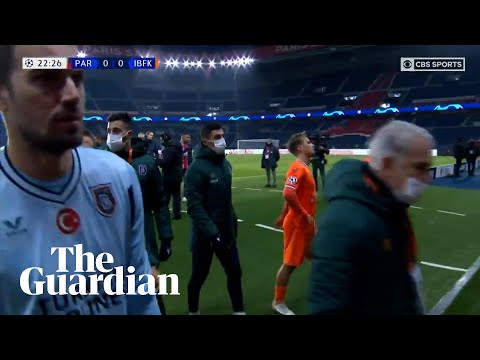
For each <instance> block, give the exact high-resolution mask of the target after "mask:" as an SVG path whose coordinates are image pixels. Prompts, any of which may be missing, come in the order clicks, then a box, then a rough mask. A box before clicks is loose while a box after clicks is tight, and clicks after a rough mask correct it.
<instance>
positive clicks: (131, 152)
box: [128, 147, 133, 164]
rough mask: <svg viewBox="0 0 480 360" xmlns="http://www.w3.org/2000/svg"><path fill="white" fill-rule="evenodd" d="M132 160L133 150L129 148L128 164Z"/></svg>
mask: <svg viewBox="0 0 480 360" xmlns="http://www.w3.org/2000/svg"><path fill="white" fill-rule="evenodd" d="M132 160H133V148H132V147H130V150H128V163H129V164H131V163H132Z"/></svg>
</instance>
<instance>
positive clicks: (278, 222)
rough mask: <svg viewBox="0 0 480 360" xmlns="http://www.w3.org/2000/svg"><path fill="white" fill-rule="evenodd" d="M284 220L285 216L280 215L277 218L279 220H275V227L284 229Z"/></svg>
mask: <svg viewBox="0 0 480 360" xmlns="http://www.w3.org/2000/svg"><path fill="white" fill-rule="evenodd" d="M284 220H285V218H284V217H283V216H279V217H278V218H277V220H275V224H274V227H276V228H279V229H283V221H284Z"/></svg>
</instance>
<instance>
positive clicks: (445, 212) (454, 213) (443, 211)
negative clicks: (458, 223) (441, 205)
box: [437, 210, 467, 216]
mask: <svg viewBox="0 0 480 360" xmlns="http://www.w3.org/2000/svg"><path fill="white" fill-rule="evenodd" d="M437 211H438V212H440V213H444V214H451V215H457V216H467V215H466V214H459V213H456V212H451V211H445V210H437Z"/></svg>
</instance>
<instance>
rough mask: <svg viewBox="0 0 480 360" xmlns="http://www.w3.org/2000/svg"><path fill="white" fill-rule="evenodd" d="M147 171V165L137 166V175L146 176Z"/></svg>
mask: <svg viewBox="0 0 480 360" xmlns="http://www.w3.org/2000/svg"><path fill="white" fill-rule="evenodd" d="M147 171H148V169H147V165H144V164H140V165H138V173H139V174H140V175H147Z"/></svg>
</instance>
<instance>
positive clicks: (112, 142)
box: [107, 134, 125, 152]
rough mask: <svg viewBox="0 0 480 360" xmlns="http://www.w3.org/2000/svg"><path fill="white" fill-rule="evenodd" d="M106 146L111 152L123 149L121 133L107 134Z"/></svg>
mask: <svg viewBox="0 0 480 360" xmlns="http://www.w3.org/2000/svg"><path fill="white" fill-rule="evenodd" d="M107 146H108V148H109V149H110V150H112V151H113V152H118V151H121V150H123V148H124V147H125V143H124V142H123V135H121V134H108V135H107Z"/></svg>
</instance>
